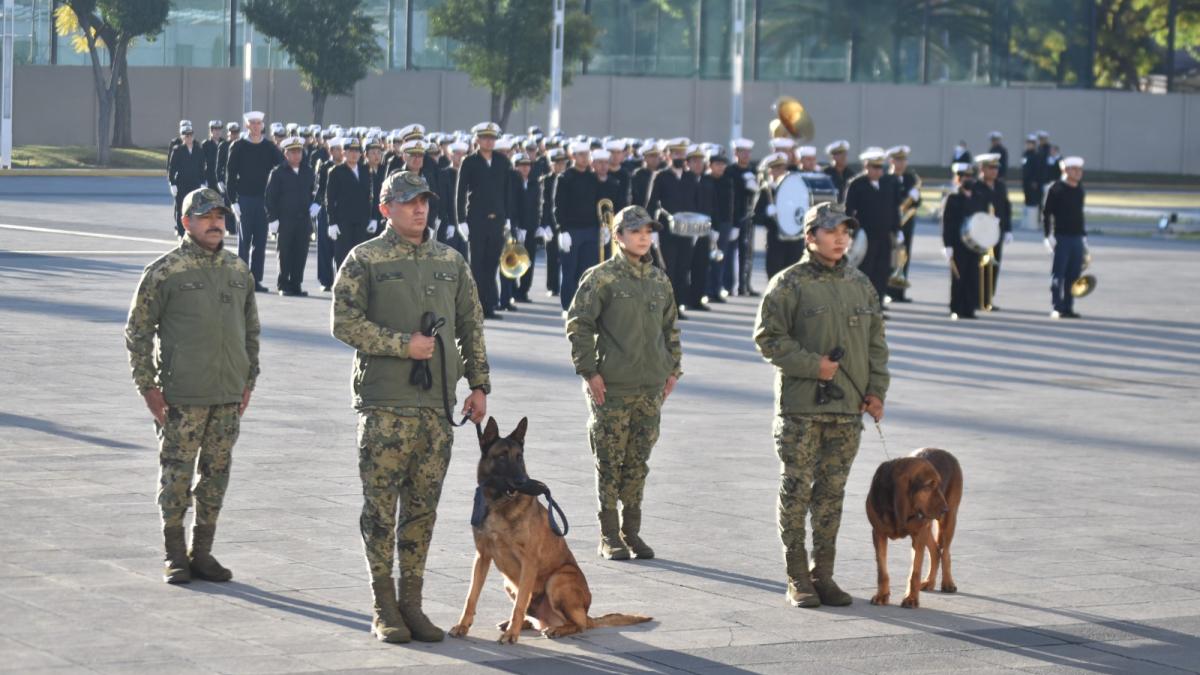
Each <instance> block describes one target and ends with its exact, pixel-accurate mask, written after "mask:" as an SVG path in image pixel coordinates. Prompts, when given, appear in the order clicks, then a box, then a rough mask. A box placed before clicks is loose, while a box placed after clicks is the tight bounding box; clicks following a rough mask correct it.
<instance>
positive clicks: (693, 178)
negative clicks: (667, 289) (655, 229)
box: [646, 138, 700, 319]
mask: <svg viewBox="0 0 1200 675" xmlns="http://www.w3.org/2000/svg"><path fill="white" fill-rule="evenodd" d="M687 149H688V139H686V138H676V139H674V140H672V141H670V143H668V145H667V150H668V151H669V152H670V164H668V165H667V166H665V167H663V168H661V169H659V170H658V171H657V172H655V174H654V178H653V179H652V180H651V181H650V196H649V198H648V199H647V207H646V210H647V211H648V212H649V213H651V214H652V215H654V217H655V219H656V220H658V222H659V224H660V225H663V227H662V228H661V230H662V231H661V232H659V248H660V249H661V251H662V255H663V261H664V262H665V263H666V264H667V276H668V277H670V279H671V288H672V289H673V290H674V292H675V299H676V300H677V301H679V302H687V298H688V297H689V295H690V288H691V284H690V283H689V279H688V277H689V275H690V274H691V270H692V249H693V242H692V238H691V237H690V236H681V235H676V234H673V233H671V232H670V231H669V230H670V228H669V227H667V224H668V223H669V222H670V218H671V217H672V216H674V215H675V214H676V213H681V212H684V211H691V212H694V211H696V209H697V208H699V205H700V180H699V176H697V175H695V174H693V173H691V172H690V171H688V170H687V167H686V164H685V163H686V155H687ZM679 318H680V319H686V318H687V315H686V314H684V313H683V312H680V313H679Z"/></svg>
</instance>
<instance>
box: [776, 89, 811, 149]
mask: <svg viewBox="0 0 1200 675" xmlns="http://www.w3.org/2000/svg"><path fill="white" fill-rule="evenodd" d="M771 111H772V112H774V113H775V119H773V120H771V123H770V125H768V126H769V128H770V130H771V138H785V137H791V138H795V139H796V140H799V141H811V140H812V139H813V137H815V136H816V135H817V131H816V127H815V126H814V125H813V119H812V115H810V114H808V110H807V109H805V107H804V105H803V104H801V103H800V101H797V100H796V99H794V98H792V97H791V96H780V97H779V99H778V100H776V101H775V104H774V105H772V106H771Z"/></svg>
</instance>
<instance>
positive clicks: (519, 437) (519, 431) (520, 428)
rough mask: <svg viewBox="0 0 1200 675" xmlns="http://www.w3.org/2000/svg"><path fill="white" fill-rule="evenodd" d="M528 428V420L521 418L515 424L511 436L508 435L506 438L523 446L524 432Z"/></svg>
mask: <svg viewBox="0 0 1200 675" xmlns="http://www.w3.org/2000/svg"><path fill="white" fill-rule="evenodd" d="M528 428H529V418H528V417H522V418H521V421H520V422H518V423H517V428H516V429H513V432H512V433H511V434H509V435H508V437H509V438H511V439H512V440H514V441H516V442H518V443H520V444H521V445H525V430H526V429H528Z"/></svg>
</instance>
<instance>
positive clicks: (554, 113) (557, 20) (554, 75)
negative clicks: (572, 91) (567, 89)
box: [549, 0, 566, 134]
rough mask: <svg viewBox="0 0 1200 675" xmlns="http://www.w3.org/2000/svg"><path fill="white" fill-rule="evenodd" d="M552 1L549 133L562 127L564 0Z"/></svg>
mask: <svg viewBox="0 0 1200 675" xmlns="http://www.w3.org/2000/svg"><path fill="white" fill-rule="evenodd" d="M553 2H554V32H553V33H552V35H551V38H550V42H551V43H552V44H551V45H550V49H551V51H550V124H549V133H552V134H553V133H556V132H558V131H560V130H561V129H562V77H563V23H564V17H565V14H566V0H553Z"/></svg>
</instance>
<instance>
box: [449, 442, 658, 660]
mask: <svg viewBox="0 0 1200 675" xmlns="http://www.w3.org/2000/svg"><path fill="white" fill-rule="evenodd" d="M527 426H528V422H527V421H526V420H525V419H524V418H522V419H521V422H520V424H518V425H517V428H516V429H515V430H514V431H513V432H512V433H511V434H509V435H508V436H506V437H504V438H501V437H500V432H499V430H498V429H497V427H496V420H495V419H493V418H489V419H488V423H487V427H486V428H485V429H484V430H483V431H482V432H480V434H479V447H480V450H481V451H482V455H481V456H480V458H479V469H478V472H477V477H478V481H479V487H478V489H477V491H476V497H475V511H476V512H475V513H474V514H472V516H471V525H472V531H473V533H474V535H475V567H474V569H473V570H472V571H471V590H470V591H468V593H467V601H466V604H465V605H464V606H463V610H462V616H460V617H459V619H458V623H457V624H456V625H455V626H454V627H453V628H451V629H450V635H452V636H454V637H464V636H465V635H466V634H467V632H468V631H469V630H470V629H471V624H472V623H473V622H474V620H475V607H476V604H477V603H478V601H479V593H480V591H481V590H482V589H483V581H484V579H485V578H486V577H487V573H488V568H489V567H490V566H491V564H492V562H493V561H494V562H495V563H496V569H498V570H500V574H502V575H504V590H505V591H507V592H508V597H510V598H512V600H513V609H512V616H511V617H510V618H509V620H508V621H505V622H503V623H501V624H500V625H499V628H500V630H501V631H503V633H502V635H501V636H500V643H501V644H505V643H507V644H513V643H515V642H516V641H517V639H518V638H519V637H520V635H521V631H522V630H523V629H530V630H540V631H541V633H542V635H544V636H546V637H549V638H556V637H564V636H567V635H574V634H576V633H579V632H582V631H584V630H587V629H589V628H596V627H599V626H629V625H632V624H635V623H642V622H643V621H650V620H651V618H650V617H648V616H640V615H637V614H605V615H604V616H601V617H596V618H593V617H590V616H588V609H589V608H590V607H591V604H592V592H591V590H589V589H588V584H587V579H585V578H584V576H583V571H582V570H581V569H579V565H578V563H576V562H575V556H574V555H572V553H571V549H569V548H567V542H566V539H565V538H564V537H563V536H561V535H560V534H557V533H555V531H554V530H552V529H551V521H550V512H549V511H548V510H547V509H546V507H545V506H543V505H542V504H541V502H539V501H538V495H540V494H546V495H547V496H548V495H549V490H548V489H547V488H546V486H545V485H544V484H542V483H539V482H538V481H535V480H531V479H530V478H529V474H528V473H526V471H525V430H526V428H527ZM551 503H552V504H553V502H551ZM559 513H560V514H561V512H559ZM562 520H564V521H565V518H564V519H562ZM555 527H559V525H558V524H557V523H556V524H555ZM564 529H565V528H564ZM563 534H565V531H564V532H563Z"/></svg>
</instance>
